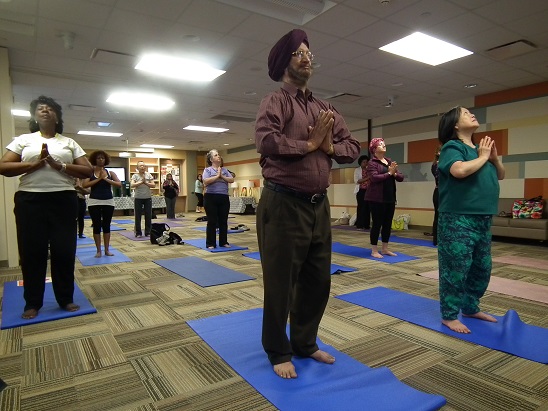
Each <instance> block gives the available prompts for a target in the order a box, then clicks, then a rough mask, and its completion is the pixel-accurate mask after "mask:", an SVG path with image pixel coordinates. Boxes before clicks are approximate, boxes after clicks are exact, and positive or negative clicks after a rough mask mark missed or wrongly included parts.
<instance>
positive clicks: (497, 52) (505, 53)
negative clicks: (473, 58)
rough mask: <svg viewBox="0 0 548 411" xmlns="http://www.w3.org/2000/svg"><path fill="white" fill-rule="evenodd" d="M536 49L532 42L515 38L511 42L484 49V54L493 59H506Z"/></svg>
mask: <svg viewBox="0 0 548 411" xmlns="http://www.w3.org/2000/svg"><path fill="white" fill-rule="evenodd" d="M536 49H537V46H535V45H534V44H533V43H531V42H530V41H527V40H517V41H514V42H512V43H508V44H503V45H502V46H497V47H493V48H490V49H488V50H485V54H487V56H489V57H491V58H492V59H495V60H506V59H509V58H512V57H516V56H520V55H522V54H525V53H529V52H531V51H534V50H536Z"/></svg>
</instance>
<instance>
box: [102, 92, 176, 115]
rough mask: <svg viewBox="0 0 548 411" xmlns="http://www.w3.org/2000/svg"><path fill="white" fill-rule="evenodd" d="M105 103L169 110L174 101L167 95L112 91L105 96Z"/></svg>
mask: <svg viewBox="0 0 548 411" xmlns="http://www.w3.org/2000/svg"><path fill="white" fill-rule="evenodd" d="M107 103H112V104H120V105H123V106H129V107H135V108H143V109H147V110H154V111H163V110H169V109H170V108H172V107H173V106H174V105H175V102H174V101H173V100H171V99H169V98H167V97H163V96H158V95H154V94H146V93H129V92H120V93H112V94H111V95H110V96H109V97H108V98H107Z"/></svg>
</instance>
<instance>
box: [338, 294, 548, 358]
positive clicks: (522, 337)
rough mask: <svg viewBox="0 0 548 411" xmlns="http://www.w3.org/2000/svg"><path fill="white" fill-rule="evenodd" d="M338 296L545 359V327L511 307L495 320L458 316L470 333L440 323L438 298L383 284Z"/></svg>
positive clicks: (520, 354)
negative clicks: (393, 288) (459, 331)
mask: <svg viewBox="0 0 548 411" xmlns="http://www.w3.org/2000/svg"><path fill="white" fill-rule="evenodd" d="M337 298H339V299H341V300H344V301H347V302H349V303H352V304H356V305H360V306H362V307H365V308H369V309H371V310H375V311H378V312H381V313H383V314H387V315H390V316H392V317H396V318H399V319H400V320H404V321H408V322H410V323H413V324H417V325H420V326H422V327H425V328H429V329H431V330H434V331H439V332H441V333H443V334H446V335H450V336H452V337H455V338H459V339H461V340H465V341H469V342H471V343H475V344H478V345H482V346H484V347H487V348H491V349H493V350H498V351H503V352H506V353H509V354H512V355H515V356H517V357H521V358H525V359H528V360H532V361H536V362H540V363H543V364H546V363H548V329H546V328H542V327H536V326H534V325H528V324H525V323H524V322H522V321H521V320H520V318H519V316H518V314H517V313H516V312H515V311H513V310H510V311H508V312H507V313H506V314H505V315H504V317H500V316H496V315H495V316H494V317H495V318H497V320H498V322H497V323H491V322H488V321H482V320H478V319H476V318H469V317H462V316H459V320H460V321H461V322H462V323H463V324H465V325H466V326H467V327H468V328H469V329H470V331H471V333H470V334H461V333H457V332H454V331H451V330H450V329H449V328H447V327H446V326H444V325H442V323H441V316H440V303H439V301H437V300H432V299H430V298H424V297H419V296H416V295H412V294H407V293H404V292H401V291H396V290H391V289H389V288H384V287H375V288H371V289H368V290H363V291H357V292H354V293H349V294H344V295H339V296H338V297H337Z"/></svg>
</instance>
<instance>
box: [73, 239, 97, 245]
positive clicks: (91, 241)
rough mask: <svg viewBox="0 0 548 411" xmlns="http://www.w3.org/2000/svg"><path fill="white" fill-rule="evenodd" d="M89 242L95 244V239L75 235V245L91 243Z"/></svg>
mask: <svg viewBox="0 0 548 411" xmlns="http://www.w3.org/2000/svg"><path fill="white" fill-rule="evenodd" d="M91 244H95V241H93V238H89V237H86V238H80V237H76V247H79V246H81V245H91Z"/></svg>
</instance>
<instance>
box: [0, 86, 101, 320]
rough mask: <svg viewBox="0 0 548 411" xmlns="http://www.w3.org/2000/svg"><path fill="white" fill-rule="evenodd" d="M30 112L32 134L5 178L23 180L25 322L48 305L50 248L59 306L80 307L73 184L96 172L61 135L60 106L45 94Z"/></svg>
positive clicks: (20, 233)
mask: <svg viewBox="0 0 548 411" xmlns="http://www.w3.org/2000/svg"><path fill="white" fill-rule="evenodd" d="M30 112H31V116H32V118H31V120H30V122H29V129H30V131H31V134H23V135H21V136H19V137H16V138H15V139H14V140H13V141H12V142H11V143H10V144H8V146H7V147H6V148H7V150H8V151H6V153H5V154H4V156H3V157H2V159H0V174H2V175H4V176H6V177H14V176H19V175H20V176H21V178H20V180H19V181H20V182H19V189H18V191H17V192H16V193H15V199H14V202H15V208H14V213H15V222H16V226H17V242H18V246H19V257H20V260H21V271H22V272H23V282H24V298H25V308H24V312H23V315H22V317H23V318H24V319H32V318H34V317H36V316H37V315H38V311H39V310H40V308H42V305H43V303H44V291H45V282H46V270H47V265H48V244H49V247H50V253H51V279H52V282H53V290H54V293H55V298H56V300H57V303H58V304H59V306H60V307H61V308H62V309H64V310H66V311H77V310H78V309H79V308H80V307H79V306H78V305H76V304H74V302H73V293H74V259H75V255H76V228H77V226H76V220H77V213H78V203H77V197H76V191H75V189H74V184H73V180H74V177H78V178H86V177H88V176H89V175H90V174H91V172H92V168H91V164H90V163H89V161H88V160H87V158H86V157H85V155H86V153H85V152H84V150H82V148H81V147H80V146H79V145H78V144H77V143H76V142H75V141H74V140H73V139H71V138H68V137H65V136H63V135H61V133H62V132H63V119H62V111H61V106H60V105H59V104H57V103H56V102H55V101H54V100H53V99H52V98H49V97H45V96H40V97H38V99H36V100H33V101H32V102H31V104H30Z"/></svg>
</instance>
